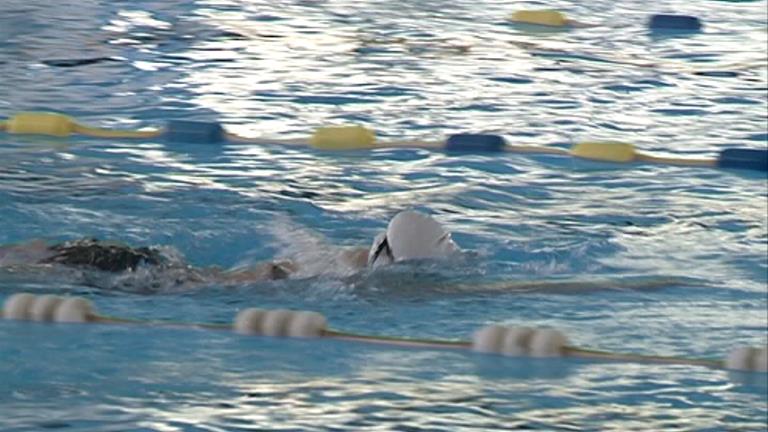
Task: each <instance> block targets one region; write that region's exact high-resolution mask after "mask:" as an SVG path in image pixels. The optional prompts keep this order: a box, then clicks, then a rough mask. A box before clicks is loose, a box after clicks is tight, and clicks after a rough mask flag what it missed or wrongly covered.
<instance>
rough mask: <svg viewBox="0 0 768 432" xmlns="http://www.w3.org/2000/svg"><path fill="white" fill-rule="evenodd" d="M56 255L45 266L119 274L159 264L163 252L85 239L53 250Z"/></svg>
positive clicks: (52, 247)
mask: <svg viewBox="0 0 768 432" xmlns="http://www.w3.org/2000/svg"><path fill="white" fill-rule="evenodd" d="M50 250H51V251H53V252H55V254H54V255H53V256H51V257H49V258H46V259H45V260H43V261H42V263H55V264H62V265H66V266H75V267H91V268H94V269H97V270H101V271H106V272H112V273H119V272H123V271H127V270H136V268H137V267H139V266H142V265H159V264H161V263H162V261H163V259H162V256H161V255H160V252H159V251H157V250H155V249H151V248H148V247H140V248H132V247H129V246H125V245H120V244H112V243H105V242H100V241H99V240H96V239H82V240H75V241H72V242H66V243H62V244H58V245H54V246H51V247H50Z"/></svg>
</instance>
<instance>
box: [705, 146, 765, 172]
mask: <svg viewBox="0 0 768 432" xmlns="http://www.w3.org/2000/svg"><path fill="white" fill-rule="evenodd" d="M717 166H718V167H720V168H740V169H749V170H755V171H768V149H767V150H760V149H749V148H729V149H725V150H723V151H721V152H720V155H718V157H717Z"/></svg>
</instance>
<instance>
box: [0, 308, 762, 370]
mask: <svg viewBox="0 0 768 432" xmlns="http://www.w3.org/2000/svg"><path fill="white" fill-rule="evenodd" d="M0 316H2V318H3V319H6V320H17V321H35V322H48V323H80V324H85V323H94V324H111V325H139V326H149V327H171V328H195V329H207V330H216V331H233V332H235V333H239V334H242V335H254V336H269V337H283V338H320V339H337V340H345V341H354V342H364V343H372V344H383V345H388V346H393V347H409V348H427V349H455V350H464V351H472V352H478V353H487V354H500V355H504V356H509V357H531V358H555V357H572V358H580V359H587V360H599V361H611V362H632V363H647V364H675V365H689V366H704V367H708V368H713V369H728V370H738V371H750V372H768V346H765V347H761V348H755V347H737V348H735V349H734V350H732V351H731V352H730V353H728V354H727V356H726V357H725V358H724V359H719V360H714V359H692V358H685V357H671V356H657V355H645V354H632V353H615V352H608V351H598V350H593V349H587V348H581V347H577V346H573V345H571V344H570V342H569V340H568V338H567V337H566V336H565V335H564V334H563V333H562V332H561V331H559V330H557V329H553V328H543V327H528V326H521V327H513V326H503V325H498V324H492V325H488V326H485V327H482V328H480V329H479V330H477V331H476V332H474V334H473V335H472V337H471V339H470V340H440V339H417V338H404V337H394V336H381V335H370V334H361V333H352V332H345V331H340V330H334V329H330V328H329V327H328V321H327V319H326V318H325V316H323V315H321V314H319V313H317V312H312V311H295V310H287V309H273V310H268V309H257V308H247V309H243V310H241V311H240V312H238V313H237V315H236V316H235V318H234V320H233V323H232V324H206V323H185V322H173V321H145V320H136V319H126V318H120V317H109V316H105V315H99V314H98V313H97V312H96V310H95V308H94V306H93V304H92V303H91V302H90V301H89V300H87V299H85V298H82V297H75V296H72V297H61V296H55V295H42V296H40V295H33V294H30V293H17V294H14V295H12V296H10V297H8V298H7V299H6V300H5V302H4V304H3V309H2V313H1V314H0Z"/></svg>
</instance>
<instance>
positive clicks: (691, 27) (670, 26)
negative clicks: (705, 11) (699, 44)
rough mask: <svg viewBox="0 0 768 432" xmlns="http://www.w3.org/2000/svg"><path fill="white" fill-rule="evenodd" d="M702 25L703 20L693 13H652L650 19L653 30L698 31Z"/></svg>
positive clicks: (649, 25)
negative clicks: (692, 14)
mask: <svg viewBox="0 0 768 432" xmlns="http://www.w3.org/2000/svg"><path fill="white" fill-rule="evenodd" d="M701 27H702V25H701V20H700V19H698V18H697V17H695V16H691V15H663V14H660V15H651V19H650V20H649V21H648V28H650V29H651V30H652V31H662V32H663V31H684V32H697V31H699V30H701Z"/></svg>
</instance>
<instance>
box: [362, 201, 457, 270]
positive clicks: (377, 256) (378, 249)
mask: <svg viewBox="0 0 768 432" xmlns="http://www.w3.org/2000/svg"><path fill="white" fill-rule="evenodd" d="M458 250H459V248H458V246H456V243H454V242H453V240H452V239H451V233H450V232H448V231H446V230H445V228H443V226H442V225H440V223H438V222H437V221H436V220H434V219H432V217H430V216H429V215H426V214H424V213H419V212H416V211H411V210H407V211H402V212H400V213H398V214H396V215H395V217H393V218H392V220H391V221H389V225H388V226H387V230H386V231H385V232H383V233H381V234H379V235H377V236H376V238H374V240H373V245H371V249H370V250H369V251H368V259H367V264H368V265H369V266H371V267H373V268H376V267H379V266H381V265H386V264H392V263H396V262H402V261H410V260H420V259H436V258H438V259H439V258H448V257H450V256H451V255H453V254H455V253H456V252H458Z"/></svg>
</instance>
